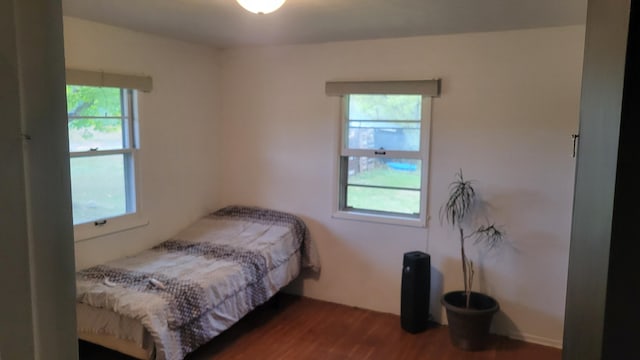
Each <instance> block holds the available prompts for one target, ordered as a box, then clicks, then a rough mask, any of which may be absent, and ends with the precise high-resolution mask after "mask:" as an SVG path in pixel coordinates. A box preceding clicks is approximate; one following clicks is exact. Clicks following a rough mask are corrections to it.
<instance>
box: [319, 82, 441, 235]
mask: <svg viewBox="0 0 640 360" xmlns="http://www.w3.org/2000/svg"><path fill="white" fill-rule="evenodd" d="M349 84H354V83H349ZM355 84H356V86H355V87H353V86H349V87H348V88H345V89H344V91H343V92H347V91H348V93H342V92H341V93H340V95H342V98H343V103H342V105H343V107H342V114H343V115H342V117H343V119H342V128H341V147H340V154H339V162H338V163H339V166H338V167H339V170H338V181H337V184H338V185H337V187H338V190H337V209H336V210H337V212H336V215H337V216H338V217H344V218H351V219H358V220H372V221H379V222H386V223H395V224H404V225H414V226H424V225H425V223H426V204H427V193H426V189H427V170H428V147H429V144H428V139H429V136H428V135H429V128H430V125H429V124H430V115H431V97H430V96H427V95H425V94H424V93H423V92H421V91H414V90H413V89H412V88H405V89H403V88H400V89H396V88H390V93H385V92H384V91H385V89H386V88H385V86H384V85H385V84H384V83H383V84H378V83H377V84H378V85H376V88H375V89H374V88H372V87H371V86H370V85H365V86H360V87H358V86H357V85H358V84H359V83H355ZM364 84H370V83H364ZM394 84H397V83H396V82H394ZM328 85H329V84H328ZM437 88H438V89H439V86H438V87H437ZM328 89H329V87H328ZM371 90H373V91H371ZM367 91H371V93H367ZM328 93H329V90H328Z"/></svg>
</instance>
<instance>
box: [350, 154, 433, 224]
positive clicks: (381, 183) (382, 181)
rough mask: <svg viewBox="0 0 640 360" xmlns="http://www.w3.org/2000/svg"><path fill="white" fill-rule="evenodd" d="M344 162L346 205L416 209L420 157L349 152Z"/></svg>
mask: <svg viewBox="0 0 640 360" xmlns="http://www.w3.org/2000/svg"><path fill="white" fill-rule="evenodd" d="M345 159H346V158H343V161H345ZM348 164H349V166H348V168H347V169H346V170H347V171H348V173H347V199H346V204H347V207H352V208H355V209H361V210H375V211H384V212H394V213H401V214H417V213H419V211H420V186H421V173H422V171H421V166H422V161H420V160H414V159H380V158H368V157H358V156H352V157H349V158H348Z"/></svg>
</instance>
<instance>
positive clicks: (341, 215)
mask: <svg viewBox="0 0 640 360" xmlns="http://www.w3.org/2000/svg"><path fill="white" fill-rule="evenodd" d="M332 217H333V218H334V219H342V220H353V221H363V222H371V223H377V224H387V225H398V226H410V227H426V223H427V222H426V219H423V218H414V219H410V218H406V217H401V216H392V215H379V214H369V213H363V212H357V211H336V212H334V213H333V216H332Z"/></svg>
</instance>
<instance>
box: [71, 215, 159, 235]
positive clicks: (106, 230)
mask: <svg viewBox="0 0 640 360" xmlns="http://www.w3.org/2000/svg"><path fill="white" fill-rule="evenodd" d="M148 224H149V219H147V218H145V217H143V216H141V215H139V214H131V215H123V216H118V217H114V218H109V219H107V222H106V223H105V224H104V225H95V224H94V223H93V222H89V223H84V224H78V225H75V226H74V227H73V237H74V241H75V242H79V241H84V240H89V239H94V238H97V237H101V236H106V235H110V234H115V233H119V232H122V231H127V230H132V229H136V228H139V227H143V226H147V225H148Z"/></svg>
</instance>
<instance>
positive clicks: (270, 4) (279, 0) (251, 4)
mask: <svg viewBox="0 0 640 360" xmlns="http://www.w3.org/2000/svg"><path fill="white" fill-rule="evenodd" d="M237 1H238V4H240V5H241V6H242V7H243V8H245V9H247V10H249V11H251V12H252V13H256V14H268V13H270V12H274V11H276V10H278V9H279V8H280V7H281V6H282V4H284V2H285V1H286V0H237Z"/></svg>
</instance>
